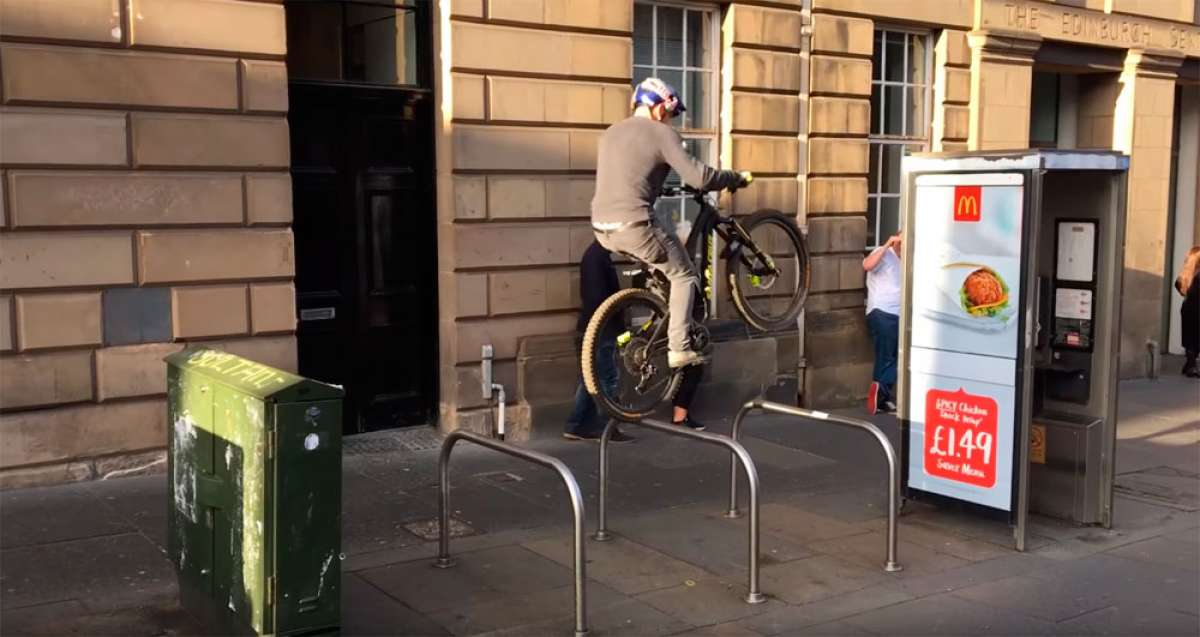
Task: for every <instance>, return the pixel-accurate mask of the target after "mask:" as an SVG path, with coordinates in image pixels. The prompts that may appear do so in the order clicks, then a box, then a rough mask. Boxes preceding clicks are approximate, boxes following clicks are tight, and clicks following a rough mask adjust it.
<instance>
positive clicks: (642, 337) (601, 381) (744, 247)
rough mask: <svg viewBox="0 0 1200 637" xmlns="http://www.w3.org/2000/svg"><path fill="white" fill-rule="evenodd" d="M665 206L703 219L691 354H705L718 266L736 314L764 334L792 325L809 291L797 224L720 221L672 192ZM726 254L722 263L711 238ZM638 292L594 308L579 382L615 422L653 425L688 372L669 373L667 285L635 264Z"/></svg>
mask: <svg viewBox="0 0 1200 637" xmlns="http://www.w3.org/2000/svg"><path fill="white" fill-rule="evenodd" d="M662 196H664V197H679V196H685V197H689V198H690V199H692V200H693V201H694V202H695V203H696V204H698V205H699V213H698V215H697V217H696V221H695V223H694V224H693V225H692V229H691V231H690V233H689V234H688V237H687V241H686V242H685V243H684V245H685V247H686V248H687V252H688V255H689V256H690V257H691V258H692V264H693V265H694V266H695V267H696V268H697V272H699V273H701V277H700V287H701V288H702V289H700V290H698V292H697V294H696V301H695V302H694V303H693V304H692V327H691V334H690V336H691V342H692V348H693V349H695V350H697V351H704V350H706V349H708V347H709V344H710V335H709V331H708V328H707V327H706V326H705V321H707V320H708V317H709V310H710V306H711V304H712V298H713V279H714V272H713V268H714V265H715V264H717V263H718V262H723V263H724V265H725V271H726V273H727V277H728V282H729V291H730V294H731V296H732V297H733V304H734V306H735V307H736V308H737V312H738V314H740V315H741V317H742V319H744V320H745V321H746V323H748V324H749V325H750V326H752V327H754V328H756V329H758V330H761V331H764V332H768V331H773V330H779V329H782V328H785V327H790V326H792V325H794V324H795V319H796V317H797V316H798V315H799V314H800V310H801V308H803V307H804V300H805V297H807V296H808V287H809V275H810V268H809V260H808V247H807V245H806V243H805V240H804V237H803V235H801V233H800V229H799V228H798V227H796V223H795V221H794V220H793V219H792V218H791V217H789V216H787V215H784V214H783V213H781V212H778V211H775V210H760V211H757V212H755V213H753V214H750V215H748V216H746V217H743V218H736V219H735V218H734V217H732V216H724V215H722V214H721V213H720V211H719V210H717V208H716V207H715V206H714V205H713V203H712V202H710V200H709V197H708V195H706V194H705V193H704V192H703V191H700V190H697V189H695V188H692V187H690V186H675V187H668V188H665V189H664V190H663V193H662ZM714 234H715V235H716V236H717V237H720V239H721V242H722V244H723V249H722V250H721V253H720V255H717V254H716V245H715V244H714V240H713V235H714ZM634 261H635V263H636V265H637V266H638V274H637V275H636V276H635V277H634V287H632V288H628V289H624V290H621V291H619V292H617V293H616V294H613V295H612V296H610V297H608V299H606V300H605V301H604V303H602V304H601V305H600V307H599V308H597V309H596V312H595V314H593V315H592V319H591V321H590V322H589V323H588V326H587V330H586V331H585V332H584V337H583V352H582V355H581V357H580V358H581V365H582V367H583V380H584V384H585V385H586V386H587V390H588V392H589V393H590V394H591V395H592V396H593V397H594V398H595V400H596V403H597V404H598V405H600V406H601V407H602V408H604V410H605V411H607V412H608V413H609V414H611V415H612V416H614V417H616V418H619V419H624V420H638V419H641V418H643V417H645V416H648V415H649V414H650V413H651V412H653V411H654V409H655V408H656V407H657V406H658V405H659V403H661V402H663V401H667V400H670V399H671V398H673V397H674V396H675V392H676V391H678V389H679V384H680V382H681V380H682V378H683V368H678V369H671V367H670V366H668V365H667V324H668V323H669V321H670V316H669V313H668V309H667V308H668V303H667V298H668V294H669V290H670V287H671V286H670V284H669V282H668V281H667V279H666V277H665V276H664V275H662V274H660V273H659V272H657V271H655V270H654V269H652V268H650V267H649V266H647V265H645V264H643V263H641V262H639V261H637V260H636V259H635V260H634Z"/></svg>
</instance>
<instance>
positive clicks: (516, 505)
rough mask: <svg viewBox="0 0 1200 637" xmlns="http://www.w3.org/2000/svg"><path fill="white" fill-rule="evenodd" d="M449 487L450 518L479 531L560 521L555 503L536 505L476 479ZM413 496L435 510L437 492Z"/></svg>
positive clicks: (431, 491) (536, 503) (539, 503)
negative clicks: (451, 516)
mask: <svg viewBox="0 0 1200 637" xmlns="http://www.w3.org/2000/svg"><path fill="white" fill-rule="evenodd" d="M450 485H451V486H450V515H453V516H454V517H456V518H458V519H460V520H462V521H463V522H466V523H467V524H468V525H470V526H471V527H472V528H475V529H478V530H484V531H490V530H493V529H496V530H499V529H512V528H532V527H535V526H542V525H544V524H548V523H550V522H552V521H557V520H558V519H559V518H561V517H562V512H563V509H562V508H561V507H562V505H561V504H558V505H557V507H555V506H552V505H553V504H557V503H543V502H539V501H536V500H533V499H531V498H529V497H527V496H524V495H517V494H516V493H513V492H511V491H505V490H504V489H501V488H499V487H497V486H495V485H493V484H489V483H488V482H486V481H483V480H480V479H478V478H474V477H467V476H464V477H461V478H458V479H457V480H455V479H454V478H451V481H450ZM414 495H415V496H416V497H417V499H419V500H423V501H424V502H433V503H434V504H435V506H436V503H437V498H438V488H437V487H432V488H429V489H425V490H424V491H419V492H416V493H414ZM435 510H436V509H435ZM568 510H569V509H568Z"/></svg>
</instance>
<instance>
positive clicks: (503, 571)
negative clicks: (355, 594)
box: [358, 546, 574, 630]
mask: <svg viewBox="0 0 1200 637" xmlns="http://www.w3.org/2000/svg"><path fill="white" fill-rule="evenodd" d="M455 559H456V564H455V566H453V567H452V568H445V569H442V568H435V567H434V566H433V563H432V562H431V561H428V560H419V561H414V562H405V563H403V564H393V565H390V566H382V567H378V568H372V569H366V570H363V571H359V572H358V574H359V575H360V576H361V577H362V578H363V579H365V580H366V581H368V582H370V583H371V584H373V585H374V586H375V587H377V588H379V589H380V590H382V591H383V592H384V593H386V594H388V595H389V596H391V597H392V598H394V599H397V600H400V601H401V602H403V603H405V604H406V605H408V606H411V607H412V608H414V609H416V610H417V611H419V612H422V613H434V612H437V611H442V610H445V609H449V608H452V607H454V606H456V605H469V606H478V605H483V604H487V603H489V602H492V601H497V600H502V599H506V598H509V597H511V596H512V595H514V594H519V593H533V592H538V591H545V590H550V589H555V588H560V587H563V586H568V585H570V584H571V583H572V582H573V581H574V579H573V575H572V573H571V570H570V569H568V568H565V567H563V566H561V565H559V564H557V563H555V562H554V561H553V560H549V559H546V558H544V557H542V556H540V555H538V554H536V553H534V552H533V551H529V550H527V549H525V548H522V547H520V546H500V547H496V548H490V549H484V550H481V551H475V552H472V553H460V554H457V555H455ZM493 628H495V627H493ZM491 629H492V628H489V629H488V630H491Z"/></svg>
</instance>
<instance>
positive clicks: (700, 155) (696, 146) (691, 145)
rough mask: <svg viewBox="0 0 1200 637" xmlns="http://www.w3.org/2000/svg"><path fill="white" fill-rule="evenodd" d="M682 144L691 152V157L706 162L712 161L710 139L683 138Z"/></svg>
mask: <svg viewBox="0 0 1200 637" xmlns="http://www.w3.org/2000/svg"><path fill="white" fill-rule="evenodd" d="M683 145H684V146H685V147H686V148H687V149H688V152H689V153H691V155H692V157H695V158H696V159H699V160H700V161H702V162H704V163H706V164H711V163H713V158H712V155H711V154H710V153H711V149H712V141H711V140H707V139H685V140H683Z"/></svg>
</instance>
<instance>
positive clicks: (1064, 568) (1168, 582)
mask: <svg viewBox="0 0 1200 637" xmlns="http://www.w3.org/2000/svg"><path fill="white" fill-rule="evenodd" d="M1030 577H1032V578H1036V579H1040V580H1043V581H1046V582H1049V583H1051V584H1055V585H1057V586H1058V590H1059V591H1062V593H1063V594H1070V593H1073V594H1075V595H1076V597H1079V598H1084V597H1087V596H1101V595H1105V596H1109V597H1111V598H1112V599H1113V600H1114V602H1130V601H1132V602H1139V601H1140V602H1145V603H1148V604H1159V605H1162V606H1167V607H1170V608H1173V609H1175V610H1180V611H1184V612H1188V613H1192V614H1198V613H1197V611H1198V610H1200V609H1198V608H1197V604H1198V603H1200V577H1197V575H1196V572H1195V571H1191V570H1186V569H1181V568H1176V567H1171V566H1164V565H1161V564H1146V563H1144V562H1139V561H1137V560H1131V559H1126V558H1123V557H1116V556H1113V555H1107V554H1101V555H1093V556H1090V557H1087V558H1084V559H1080V560H1075V561H1073V562H1067V563H1064V564H1060V565H1058V566H1057V567H1055V568H1053V569H1046V570H1038V571H1033V572H1032V573H1030Z"/></svg>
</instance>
